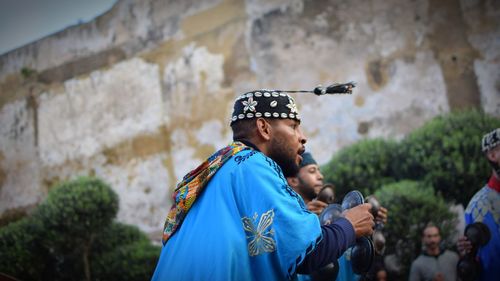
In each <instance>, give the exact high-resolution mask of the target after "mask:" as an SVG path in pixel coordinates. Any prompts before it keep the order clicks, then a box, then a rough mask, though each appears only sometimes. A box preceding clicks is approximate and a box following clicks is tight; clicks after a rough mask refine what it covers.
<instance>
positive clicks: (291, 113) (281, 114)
mask: <svg viewBox="0 0 500 281" xmlns="http://www.w3.org/2000/svg"><path fill="white" fill-rule="evenodd" d="M259 117H265V118H282V119H295V120H297V121H300V115H299V112H298V111H297V105H296V104H295V100H294V99H293V98H292V97H291V96H290V95H288V94H287V93H285V92H278V91H274V90H258V91H253V92H248V93H246V94H243V95H241V96H239V97H238V98H236V100H235V102H234V109H233V114H232V117H231V124H232V123H234V122H236V121H238V120H243V119H252V118H259Z"/></svg>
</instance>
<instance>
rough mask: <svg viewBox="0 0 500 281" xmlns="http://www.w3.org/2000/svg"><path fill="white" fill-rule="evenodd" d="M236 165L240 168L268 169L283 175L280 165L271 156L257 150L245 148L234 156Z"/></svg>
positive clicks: (280, 175)
mask: <svg viewBox="0 0 500 281" xmlns="http://www.w3.org/2000/svg"><path fill="white" fill-rule="evenodd" d="M233 161H234V165H235V166H236V168H240V169H244V170H246V169H254V170H257V171H258V170H260V169H264V170H268V171H271V172H273V173H274V174H275V175H277V176H279V177H282V171H281V168H280V166H279V165H278V164H277V163H276V162H275V161H274V160H272V159H271V158H269V157H267V156H266V155H264V154H263V153H262V152H260V151H257V150H253V149H252V150H243V151H240V152H238V153H236V154H235V155H234V156H233Z"/></svg>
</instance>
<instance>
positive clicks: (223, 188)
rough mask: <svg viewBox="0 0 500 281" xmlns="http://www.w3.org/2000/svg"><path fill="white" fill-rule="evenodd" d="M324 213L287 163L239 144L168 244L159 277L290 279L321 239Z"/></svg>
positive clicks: (294, 275)
mask: <svg viewBox="0 0 500 281" xmlns="http://www.w3.org/2000/svg"><path fill="white" fill-rule="evenodd" d="M321 238H322V236H321V228H320V223H319V220H318V217H317V216H316V215H315V214H313V213H311V212H309V211H308V210H307V208H306V206H305V204H304V201H303V200H302V199H301V198H300V196H299V195H298V194H297V193H296V192H295V191H293V189H292V188H291V187H290V186H288V184H287V181H286V179H285V177H284V176H283V173H282V172H281V169H280V167H279V166H278V165H277V164H276V163H275V162H274V161H273V160H271V159H270V158H268V157H266V156H265V155H264V154H262V153H261V152H258V151H255V150H244V151H240V152H238V153H237V154H236V155H234V156H233V157H232V159H229V160H228V161H227V162H226V163H225V164H224V165H223V166H222V167H221V168H220V169H219V170H218V171H217V173H216V174H215V175H214V176H213V178H212V179H211V180H210V182H209V183H208V185H207V186H206V188H205V190H204V191H203V192H202V193H201V195H199V197H198V199H197V200H196V202H195V203H194V204H193V206H192V207H191V209H190V211H189V212H188V213H187V215H186V217H185V219H184V222H183V223H182V225H181V226H180V228H179V229H178V230H177V231H176V232H175V233H174V234H173V236H172V237H171V238H170V239H169V240H168V241H167V243H166V244H165V245H164V247H163V249H162V251H161V255H160V258H159V261H158V264H157V267H156V270H155V272H154V275H153V278H152V280H155V281H156V280H176V281H177V280H217V281H218V280H287V279H293V278H295V277H296V273H295V271H296V269H297V266H298V265H299V264H301V262H302V261H303V259H304V257H305V256H306V254H308V253H309V252H311V251H312V250H313V249H314V248H315V246H316V244H317V243H318V242H319V241H320V240H321Z"/></svg>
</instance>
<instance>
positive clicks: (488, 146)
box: [457, 128, 500, 281]
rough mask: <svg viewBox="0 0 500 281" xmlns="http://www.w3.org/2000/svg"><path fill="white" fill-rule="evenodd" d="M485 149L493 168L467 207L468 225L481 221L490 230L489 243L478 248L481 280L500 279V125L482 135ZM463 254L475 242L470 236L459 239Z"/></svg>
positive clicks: (460, 249) (459, 246) (483, 148)
mask: <svg viewBox="0 0 500 281" xmlns="http://www.w3.org/2000/svg"><path fill="white" fill-rule="evenodd" d="M481 146H482V151H483V152H484V153H485V156H486V158H487V160H488V162H489V163H490V165H491V167H492V172H491V176H490V179H489V181H488V183H487V184H486V185H485V186H484V187H483V188H481V189H480V190H479V191H478V192H477V193H476V194H475V195H474V196H473V197H472V199H471V200H470V202H469V204H468V206H467V209H465V224H466V225H469V224H472V223H474V222H482V223H484V224H485V225H487V226H488V229H489V231H490V233H491V238H490V240H489V242H488V243H487V244H486V245H484V246H483V247H481V248H479V250H478V252H477V258H478V261H479V264H480V268H481V270H480V274H479V280H480V281H487V280H498V278H500V128H497V129H495V130H493V131H491V132H489V133H488V134H486V135H484V136H483V139H482V142H481ZM457 246H458V249H459V251H460V254H461V255H465V254H467V253H468V252H469V251H470V250H471V248H472V245H471V244H470V242H469V241H467V238H465V237H461V238H460V239H459V242H458V245H457Z"/></svg>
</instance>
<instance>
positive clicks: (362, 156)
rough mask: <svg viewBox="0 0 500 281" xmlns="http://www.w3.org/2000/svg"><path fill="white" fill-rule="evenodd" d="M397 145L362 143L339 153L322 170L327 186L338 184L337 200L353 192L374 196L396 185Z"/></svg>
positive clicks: (380, 140) (380, 141)
mask: <svg viewBox="0 0 500 281" xmlns="http://www.w3.org/2000/svg"><path fill="white" fill-rule="evenodd" d="M396 147H397V143H396V142H394V141H387V140H383V139H370V140H362V141H360V142H358V143H355V144H353V145H351V146H349V147H346V148H344V149H342V150H340V151H339V152H338V153H337V154H335V155H334V157H333V158H332V159H331V160H330V162H329V163H327V164H326V165H325V166H323V167H322V171H323V174H324V176H325V179H324V180H325V182H331V183H334V184H335V188H336V190H335V193H336V198H337V200H340V199H341V198H343V197H344V195H345V194H346V193H347V192H349V191H350V190H353V189H357V190H359V191H361V192H362V193H363V194H365V195H368V194H372V193H373V192H374V191H375V190H376V189H378V188H380V187H381V186H382V185H384V184H387V183H391V182H394V181H395V176H394V173H393V171H392V162H393V159H394V158H395V153H396V150H397V149H396Z"/></svg>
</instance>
